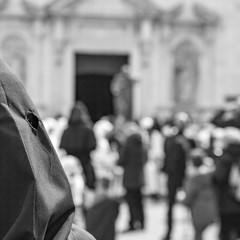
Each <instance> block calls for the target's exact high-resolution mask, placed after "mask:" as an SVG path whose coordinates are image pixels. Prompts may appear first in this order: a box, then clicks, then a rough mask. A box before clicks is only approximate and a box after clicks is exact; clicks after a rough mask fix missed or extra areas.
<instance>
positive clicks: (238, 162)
mask: <svg viewBox="0 0 240 240" xmlns="http://www.w3.org/2000/svg"><path fill="white" fill-rule="evenodd" d="M239 166H240V131H239V129H237V128H233V127H227V128H225V135H224V139H223V149H222V155H221V156H220V157H219V158H218V161H217V162H216V170H215V172H214V182H215V185H216V189H217V196H218V204H219V214H220V240H236V239H239V238H240V194H239V189H240V179H239V178H238V181H237V183H236V185H233V184H232V182H231V180H232V170H234V169H235V170H236V171H237V172H238V176H239V171H240V170H239V168H240V167H239Z"/></svg>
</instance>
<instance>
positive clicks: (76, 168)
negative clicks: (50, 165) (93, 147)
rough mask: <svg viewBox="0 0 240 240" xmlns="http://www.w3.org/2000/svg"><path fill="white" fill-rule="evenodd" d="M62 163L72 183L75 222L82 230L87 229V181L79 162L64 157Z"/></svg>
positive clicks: (72, 157)
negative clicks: (85, 208) (85, 194)
mask: <svg viewBox="0 0 240 240" xmlns="http://www.w3.org/2000/svg"><path fill="white" fill-rule="evenodd" d="M60 162H61V164H62V166H63V169H64V171H65V173H66V175H67V178H68V181H69V183H70V187H71V192H72V196H73V202H74V205H75V214H74V222H75V224H76V225H77V226H78V227H80V228H85V216H84V193H85V179H84V175H83V172H82V166H81V165H80V162H79V160H78V159H77V158H76V157H74V156H71V155H62V156H61V157H60Z"/></svg>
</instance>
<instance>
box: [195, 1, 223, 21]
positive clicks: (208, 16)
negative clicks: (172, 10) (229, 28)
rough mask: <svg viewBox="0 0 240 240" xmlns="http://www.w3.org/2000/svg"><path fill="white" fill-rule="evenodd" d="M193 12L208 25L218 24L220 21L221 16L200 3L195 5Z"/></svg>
mask: <svg viewBox="0 0 240 240" xmlns="http://www.w3.org/2000/svg"><path fill="white" fill-rule="evenodd" d="M193 12H194V14H195V16H196V17H197V19H199V20H200V21H201V22H202V23H204V24H206V25H212V26H216V25H218V23H219V22H220V17H219V16H218V15H217V14H216V13H215V12H213V11H212V10H210V9H208V8H206V7H205V6H203V5H201V4H199V3H195V4H194V5H193Z"/></svg>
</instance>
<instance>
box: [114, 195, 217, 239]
mask: <svg viewBox="0 0 240 240" xmlns="http://www.w3.org/2000/svg"><path fill="white" fill-rule="evenodd" d="M127 210H128V209H127V206H126V205H125V204H122V205H121V207H120V214H119V217H118V220H117V226H116V228H117V232H118V233H117V238H116V240H136V239H137V240H161V239H162V237H163V235H164V233H165V230H166V225H165V216H166V211H167V208H166V204H165V202H164V201H158V202H156V201H152V200H147V201H146V202H145V214H146V229H145V230H144V231H136V232H131V233H121V232H122V230H123V229H125V228H126V227H127V223H128V211H127ZM174 219H175V225H174V231H173V240H193V229H192V226H191V222H190V218H189V215H188V212H187V211H186V209H185V208H184V207H183V206H181V205H180V204H178V205H176V207H175V209H174ZM217 239H218V238H217V226H211V227H209V229H207V230H206V233H205V234H204V240H217Z"/></svg>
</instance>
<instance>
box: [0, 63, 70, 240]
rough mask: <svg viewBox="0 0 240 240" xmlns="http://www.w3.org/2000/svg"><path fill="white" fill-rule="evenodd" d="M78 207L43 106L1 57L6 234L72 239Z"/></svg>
mask: <svg viewBox="0 0 240 240" xmlns="http://www.w3.org/2000/svg"><path fill="white" fill-rule="evenodd" d="M73 212H74V205H73V201H72V196H71V190H70V186H69V183H68V180H67V178H66V176H65V173H64V171H63V169H62V166H61V164H60V162H59V159H58V157H57V155H56V153H55V151H54V149H53V147H52V144H51V143H50V140H49V138H48V136H47V134H46V131H45V129H44V127H43V124H42V121H41V120H40V118H39V115H38V113H37V110H36V109H35V107H34V105H33V103H32V101H31V100H30V98H29V97H28V95H27V93H26V91H25V89H24V86H23V84H22V82H21V80H19V79H18V78H17V77H16V76H15V75H14V74H13V73H12V71H11V70H10V69H9V67H8V66H7V65H6V64H5V62H4V61H3V60H1V59H0V239H3V240H19V239H24V240H28V239H29V240H30V239H31V240H33V239H38V240H50V239H51V240H59V239H67V237H68V235H69V232H70V229H71V225H72V218H73Z"/></svg>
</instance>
